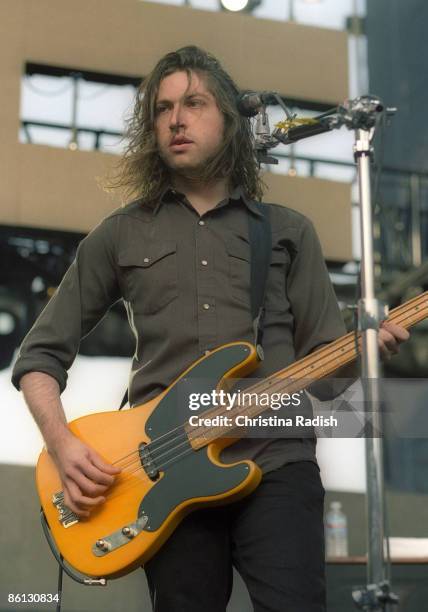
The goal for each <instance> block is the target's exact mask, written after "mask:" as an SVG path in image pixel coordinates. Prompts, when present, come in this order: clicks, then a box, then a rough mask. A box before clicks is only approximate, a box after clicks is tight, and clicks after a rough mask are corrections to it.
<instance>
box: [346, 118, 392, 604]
mask: <svg viewBox="0 0 428 612" xmlns="http://www.w3.org/2000/svg"><path fill="white" fill-rule="evenodd" d="M373 131H374V129H373V128H371V129H357V130H356V141H355V147H354V154H355V158H356V161H357V167H358V182H359V193H360V220H361V299H360V300H359V302H358V313H359V328H360V331H361V338H362V359H361V376H362V381H363V388H364V400H365V406H366V411H367V412H369V413H370V417H371V418H370V420H369V422H370V423H371V426H372V427H371V432H368V435H367V437H366V440H365V442H366V470H367V476H366V480H367V527H368V529H367V545H368V558H367V586H366V588H365V589H360V590H356V591H354V593H353V597H354V601H355V602H356V603H357V605H358V606H359V607H360V608H361V609H363V610H386V609H387V608H386V606H387V605H388V604H389V603H397V601H398V600H397V598H396V596H395V595H393V594H392V593H390V591H389V583H388V582H387V575H386V571H385V563H384V548H383V547H384V496H383V491H384V478H383V444H382V437H381V432H382V414H381V402H380V393H379V378H380V365H379V348H378V331H379V325H380V322H381V321H382V319H383V318H384V317H385V314H386V313H385V308H384V306H383V305H382V304H381V302H379V301H378V300H377V299H376V298H375V278H374V258H373V220H372V207H371V193H370V160H371V152H372V151H371V144H370V143H371V137H372V136H373Z"/></svg>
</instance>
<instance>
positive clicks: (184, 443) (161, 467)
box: [106, 313, 412, 499]
mask: <svg viewBox="0 0 428 612" xmlns="http://www.w3.org/2000/svg"><path fill="white" fill-rule="evenodd" d="M401 314H403V313H401ZM408 318H410V319H411V318H412V317H408V316H407V317H399V318H398V317H397V318H396V321H399V322H403V321H404V320H406V319H408ZM343 338H346V335H345V336H344V337H343ZM352 349H353V350H352V351H351V354H352V353H354V354H355V349H354V348H353V347H352ZM336 350H337V348H336ZM336 350H335V351H334V352H336ZM347 352H349V349H348V351H347ZM341 356H342V358H343V357H344V353H343V352H342V353H341ZM282 382H283V380H280V382H279V383H276V384H280V383H282ZM259 384H260V383H259ZM274 386H276V385H274ZM269 390H270V391H272V387H271V388H270V389H269ZM245 407H246V406H245ZM181 427H183V425H182V426H181ZM176 429H179V428H176ZM172 431H174V430H171V432H172ZM171 432H168V434H170V433H171ZM168 434H164V435H163V436H161V437H164V436H166V435H168ZM183 436H184V437H185V440H184V441H183V442H182V443H181V444H178V445H177V446H173V447H170V448H169V449H168V451H167V452H164V453H163V454H162V453H161V455H159V456H158V457H157V458H156V459H157V461H159V459H160V458H161V457H165V456H166V455H168V454H170V453H171V452H173V451H176V450H178V449H179V448H180V447H182V446H184V445H187V443H188V437H187V435H186V434H185V433H184V432H183V434H182V435H181V436H177V437H176V438H173V439H172V440H170V441H169V443H171V442H174V441H175V440H177V441H178V439H179V438H180V437H183ZM153 442H155V441H153ZM162 446H165V444H163V445H161V447H162ZM161 447H159V448H161ZM158 450H159V449H158ZM196 450H199V449H196ZM193 451H195V449H194V448H193V447H191V448H189V449H187V450H185V451H184V452H182V453H179V454H177V455H175V456H173V457H171V458H170V459H169V460H168V461H166V463H163V464H160V465H159V466H158V469H160V470H162V469H165V468H166V467H167V466H169V465H171V464H172V463H174V462H175V461H177V459H178V458H180V457H183V456H184V455H186V454H190V453H192V452H193ZM130 455H132V453H130ZM138 462H139V460H138ZM143 469H144V468H143V467H142V466H141V465H139V466H138V468H137V469H134V470H133V471H128V472H127V474H128V477H126V480H127V481H128V482H129V481H130V480H132V481H134V480H135V479H134V478H132V474H134V473H136V472H139V471H142V470H143ZM144 480H150V478H149V476H143V478H140V479H138V481H137V482H133V483H132V484H131V486H126V484H127V483H126V482H125V483H123V480H122V483H118V484H119V487H121V489H120V491H118V490H117V489H116V491H114V492H113V491H112V493H111V494H110V495H107V496H106V498H107V497H108V498H109V499H112V497H116V496H118V495H121V494H124V493H125V491H128V490H129V488H133V487H134V486H137V485H138V484H140V483H141V482H142V481H144Z"/></svg>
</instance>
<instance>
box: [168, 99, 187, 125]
mask: <svg viewBox="0 0 428 612" xmlns="http://www.w3.org/2000/svg"><path fill="white" fill-rule="evenodd" d="M185 124H186V123H185V113H184V109H183V106H182V104H176V105H174V107H173V108H172V110H171V115H170V118H169V127H170V129H171V130H177V129H178V128H180V127H184V126H185Z"/></svg>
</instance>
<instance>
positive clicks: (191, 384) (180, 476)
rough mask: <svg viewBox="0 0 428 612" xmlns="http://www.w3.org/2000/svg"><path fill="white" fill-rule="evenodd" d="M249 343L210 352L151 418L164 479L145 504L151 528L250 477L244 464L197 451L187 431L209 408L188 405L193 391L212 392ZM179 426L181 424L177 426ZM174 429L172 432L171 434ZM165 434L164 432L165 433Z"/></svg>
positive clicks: (154, 450)
mask: <svg viewBox="0 0 428 612" xmlns="http://www.w3.org/2000/svg"><path fill="white" fill-rule="evenodd" d="M248 354H249V348H248V346H247V345H245V344H235V345H233V346H226V347H224V348H223V349H221V350H219V351H217V352H215V353H211V354H209V355H207V356H206V357H205V358H204V360H203V361H201V362H199V363H198V364H196V365H195V366H194V367H193V368H192V369H191V370H190V371H189V372H188V373H187V374H186V377H185V379H181V380H179V381H177V382H176V384H175V385H174V386H173V387H172V388H171V389H170V391H169V393H168V394H167V395H166V396H165V397H164V398H163V399H162V400H161V401H160V402H159V404H158V406H157V407H156V409H155V411H154V412H153V413H152V415H151V416H150V417H149V419H148V420H147V423H146V432H147V434H148V436H149V437H150V438H151V440H152V442H151V443H150V445H149V447H150V449H151V453H152V456H153V458H154V461H155V463H157V467H158V468H159V470H160V471H161V472H163V476H162V478H160V479H159V481H157V482H156V484H155V486H154V487H153V488H152V489H150V491H149V492H148V493H147V495H146V496H145V497H144V499H143V500H142V502H141V504H140V508H139V512H138V514H139V516H141V515H142V514H145V515H146V516H148V518H149V520H148V523H147V525H146V527H145V529H146V530H148V531H154V530H156V529H159V527H160V526H161V525H162V523H163V522H164V521H165V519H166V518H167V517H168V515H169V514H171V512H172V511H173V510H174V508H175V507H177V506H178V505H179V504H181V503H182V502H183V501H185V500H187V499H193V498H197V497H211V496H216V495H219V494H220V493H222V492H225V491H228V490H230V489H233V488H235V487H237V486H238V485H239V484H240V483H242V482H243V481H244V480H245V479H246V478H247V476H248V473H249V467H248V466H247V465H246V464H245V463H241V464H239V465H236V466H233V467H219V466H218V465H215V464H214V463H212V462H211V461H210V459H209V458H208V455H207V447H204V448H201V449H199V450H194V449H193V448H192V447H191V445H190V443H189V442H188V440H187V437H186V436H185V433H184V430H183V425H185V424H187V423H188V419H189V417H190V416H191V415H192V414H198V415H201V414H203V412H205V411H207V410H209V409H210V407H209V406H207V407H201V408H200V409H199V410H198V411H191V410H190V409H189V393H210V392H211V391H212V390H213V389H215V388H216V387H217V385H218V383H219V381H220V379H221V378H222V377H223V376H224V375H225V374H226V373H227V372H228V371H229V370H230V369H232V368H233V367H234V366H236V365H237V364H239V363H241V362H242V361H244V359H246V358H247V357H248ZM177 428H178V429H177ZM169 432H170V433H169ZM161 436H163V437H161Z"/></svg>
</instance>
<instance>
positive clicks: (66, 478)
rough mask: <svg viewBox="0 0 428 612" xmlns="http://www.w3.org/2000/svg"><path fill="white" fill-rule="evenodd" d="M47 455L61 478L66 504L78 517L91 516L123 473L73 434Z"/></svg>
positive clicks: (68, 432) (63, 438) (62, 439)
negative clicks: (92, 511) (95, 507)
mask: <svg viewBox="0 0 428 612" xmlns="http://www.w3.org/2000/svg"><path fill="white" fill-rule="evenodd" d="M48 452H49V454H50V455H51V457H52V459H53V461H54V462H55V465H56V467H57V469H58V472H59V475H60V478H61V482H62V486H63V490H64V504H65V505H66V506H68V507H69V508H70V509H71V510H72V511H73V512H74V513H75V514H77V515H78V516H80V517H82V518H86V517H88V516H89V514H90V510H91V509H92V508H93V507H94V506H97V505H98V504H102V503H103V502H104V501H105V499H106V498H105V495H104V494H105V492H106V491H107V489H108V488H109V487H110V486H111V485H112V484H113V482H114V477H115V475H116V474H119V473H120V471H121V470H120V469H119V468H117V467H114V466H113V465H111V464H109V463H106V462H105V461H104V460H103V459H102V458H101V457H100V455H99V454H98V453H97V452H96V451H95V450H94V449H92V448H90V447H89V446H87V445H86V444H85V443H84V442H82V441H81V440H79V439H78V438H76V436H74V435H73V434H72V433H71V432H70V431H67V433H65V435H64V436H63V437H61V440H58V441H57V442H56V443H55V444H54V445H53V446H50V447H49V448H48Z"/></svg>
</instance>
